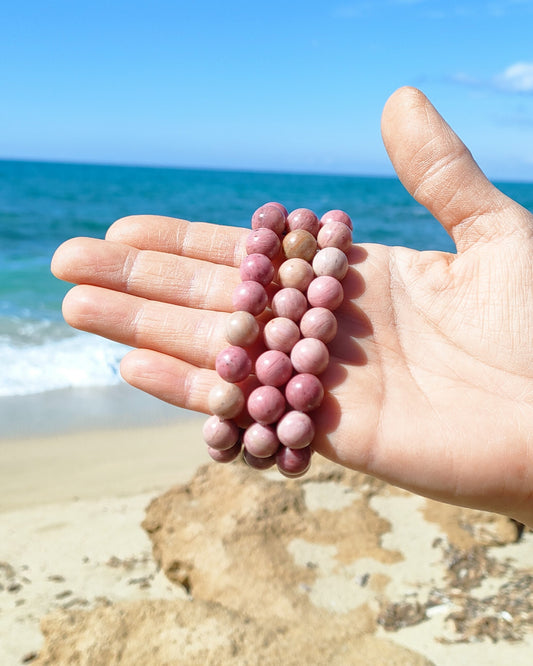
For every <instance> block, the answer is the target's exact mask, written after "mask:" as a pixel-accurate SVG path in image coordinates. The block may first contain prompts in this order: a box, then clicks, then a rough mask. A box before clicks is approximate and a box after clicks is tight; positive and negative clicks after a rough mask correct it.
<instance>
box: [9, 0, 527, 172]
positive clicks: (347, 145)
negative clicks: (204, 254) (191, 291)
mask: <svg viewBox="0 0 533 666" xmlns="http://www.w3.org/2000/svg"><path fill="white" fill-rule="evenodd" d="M532 29H533V0H494V1H493V2H490V1H489V2H481V1H478V0H475V1H472V2H461V1H457V2H456V1H455V0H373V1H372V0H368V1H364V0H363V1H361V2H351V1H350V0H346V1H345V2H343V1H339V2H337V1H336V0H330V1H329V2H327V1H321V2H319V1H314V0H306V1H300V0H298V1H296V2H290V0H285V1H284V2H282V1H279V0H271V1H270V2H268V3H262V2H260V3H255V2H253V0H249V1H248V2H236V1H232V0H227V1H225V2H223V1H220V0H219V1H218V2H215V1H214V0H197V1H196V2H193V1H192V0H191V1H190V2H181V1H180V0H176V1H174V2H172V1H170V0H151V1H146V2H139V1H137V2H136V1H135V0H129V1H127V2H126V1H124V0H115V1H113V0H108V1H107V2H104V1H102V0H92V1H91V2H86V3H79V2H73V1H72V0H68V1H67V0H56V1H47V0H39V1H36V0H29V1H25V0H20V2H17V3H15V2H11V3H8V4H7V8H4V9H3V11H2V22H1V28H0V31H1V39H0V95H1V97H0V99H1V104H0V158H17V159H26V158H28V159H32V158H33V159H47V160H65V161H90V162H102V163H119V164H149V165H172V166H185V167H187V166H191V167H216V168H226V167H227V168H237V169H254V170H275V171H311V172H321V173H355V174H391V173H392V169H391V167H390V165H389V162H388V159H387V156H386V153H385V151H384V149H383V147H382V143H381V136H380V130H379V122H380V114H381V110H382V107H383V104H384V103H385V101H386V99H387V97H388V96H389V95H390V94H391V93H392V92H393V91H394V89H395V88H397V87H399V86H401V85H405V84H408V85H415V86H417V87H419V88H421V89H422V90H423V91H424V92H425V93H426V94H427V95H428V96H429V97H430V99H431V100H432V101H433V103H434V104H435V105H436V106H437V108H438V109H439V110H440V111H441V113H442V114H443V115H444V116H445V118H446V119H447V120H448V121H449V122H450V124H451V125H452V126H453V127H454V129H456V131H457V132H458V133H459V135H460V136H461V137H462V138H463V140H465V142H466V143H467V145H468V146H469V148H470V149H471V150H472V152H473V153H474V156H475V157H476V159H477V160H478V162H479V163H480V165H481V166H482V168H484V170H485V171H486V172H487V173H488V175H489V176H490V177H492V178H496V179H520V180H530V181H533V36H532V35H533V30H532Z"/></svg>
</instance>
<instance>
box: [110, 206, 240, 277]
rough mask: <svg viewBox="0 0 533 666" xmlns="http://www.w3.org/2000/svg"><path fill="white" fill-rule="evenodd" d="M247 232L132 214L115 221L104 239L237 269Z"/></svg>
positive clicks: (219, 226) (228, 227) (200, 223)
mask: <svg viewBox="0 0 533 666" xmlns="http://www.w3.org/2000/svg"><path fill="white" fill-rule="evenodd" d="M246 236H247V231H246V230H245V229H240V228H238V227H230V226H221V225H218V224H208V223H206V222H187V221H186V220H179V219H176V218H173V217H163V216H159V215H132V216H130V217H124V218H122V219H120V220H117V221H116V222H115V223H114V224H113V225H112V226H111V227H110V228H109V230H108V232H107V234H106V240H110V241H116V242H119V243H124V244H126V245H131V246H133V247H136V248H138V249H140V250H156V251H159V252H168V253H170V254H177V255H180V256H183V257H191V258H194V259H202V260H204V261H210V262H213V263H215V264H224V265H226V266H234V267H237V266H239V264H240V263H241V259H242V257H243V256H244V255H245V254H246V253H245V244H246Z"/></svg>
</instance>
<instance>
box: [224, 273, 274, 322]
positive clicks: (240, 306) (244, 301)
mask: <svg viewBox="0 0 533 666" xmlns="http://www.w3.org/2000/svg"><path fill="white" fill-rule="evenodd" d="M232 300H233V307H234V308H235V310H244V311H245V312H250V313H251V314H253V315H254V316H256V317H257V315H260V314H261V312H263V310H264V309H265V308H266V306H267V303H268V295H267V293H266V289H265V288H264V287H263V285H262V284H259V282H254V281H252V280H247V281H246V282H241V283H240V284H239V285H237V286H236V287H235V290H234V291H233V299H232Z"/></svg>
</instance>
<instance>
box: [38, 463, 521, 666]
mask: <svg viewBox="0 0 533 666" xmlns="http://www.w3.org/2000/svg"><path fill="white" fill-rule="evenodd" d="M143 527H144V529H145V530H146V531H147V533H148V534H149V536H150V538H151V540H152V543H153V555H154V557H155V559H156V561H157V563H158V564H159V566H160V567H161V569H162V571H163V572H164V573H165V575H166V576H167V578H168V579H169V580H171V581H172V582H173V583H174V584H175V585H176V586H179V587H180V588H181V589H182V591H183V598H182V599H172V600H169V599H166V600H163V599H161V600H145V601H120V602H115V603H110V602H107V603H106V602H105V601H102V603H99V604H96V605H95V606H94V607H93V608H90V609H88V610H73V609H66V610H60V611H56V612H54V613H51V614H49V615H47V616H46V617H45V618H44V619H43V620H42V622H41V627H42V631H43V634H44V636H45V644H44V646H43V649H42V650H41V651H40V653H39V655H38V656H36V655H30V657H31V659H30V658H29V659H28V661H31V663H32V664H39V665H40V666H44V665H45V664H46V665H52V664H53V665H54V666H58V665H62V664H76V665H79V666H82V665H83V666H85V665H87V666H89V665H90V666H114V665H117V666H118V665H121V666H122V665H124V666H125V665H126V664H127V665H128V666H130V665H131V664H143V665H147V666H150V665H154V666H164V665H167V664H168V665H171V664H172V665H179V664H187V665H196V664H198V665H200V664H202V665H206V664H224V665H225V664H243V665H244V664H246V665H247V664H250V665H252V664H262V665H270V664H272V665H278V664H283V665H291V664H294V665H296V664H298V665H299V664H325V663H328V664H332V665H337V664H338V665H339V666H341V665H342V666H350V665H352V664H353V665H359V664H361V665H362V664H365V665H368V664H371V665H373V664H375V665H380V664H388V665H401V664H406V665H407V664H409V665H418V664H431V663H437V664H438V663H451V662H444V661H440V656H439V655H441V654H447V656H448V658H454V659H455V658H456V657H458V660H459V661H461V659H462V658H466V659H469V660H470V661H471V663H478V662H477V661H476V660H478V659H483V661H481V662H479V663H487V664H489V663H498V662H493V661H491V660H490V659H486V658H485V656H484V655H485V653H484V652H483V650H486V649H487V648H490V646H491V645H493V644H494V642H499V644H500V645H509V646H511V645H513V646H515V645H519V646H520V645H521V644H523V643H521V641H523V640H524V639H525V638H529V637H530V634H528V630H530V627H531V624H532V622H533V606H532V605H531V603H530V602H528V595H529V597H531V594H530V593H531V592H533V569H531V568H527V566H526V564H525V562H527V558H528V557H529V558H530V557H531V554H532V548H531V546H532V545H533V543H532V542H531V540H529V541H527V539H526V540H525V541H524V540H522V541H520V540H519V537H520V534H521V531H520V528H519V526H517V525H516V524H515V523H513V522H512V521H510V520H508V519H506V518H504V517H501V516H494V515H492V514H485V513H482V512H478V511H469V510H466V509H461V508H457V507H449V506H446V505H442V504H439V503H436V502H432V501H429V500H425V499H422V498H419V497H416V496H414V495H411V494H409V493H406V492H404V491H400V490H398V489H395V488H392V487H391V486H389V485H387V484H385V483H383V482H381V481H378V480H375V479H372V478H370V477H368V476H365V475H363V474H359V473H356V472H350V471H347V470H344V469H342V468H340V467H338V466H336V465H332V464H330V463H328V462H326V461H323V460H319V459H318V457H316V459H315V460H314V463H313V467H312V470H311V472H310V473H309V474H308V475H307V476H305V477H303V478H301V479H298V480H290V481H289V480H284V479H282V477H280V476H279V475H278V474H277V472H266V473H262V474H260V473H257V472H255V471H252V470H249V469H248V468H247V467H246V466H245V465H244V464H242V463H233V464H231V465H228V466H218V465H214V464H212V465H207V466H204V467H202V468H200V469H199V471H198V472H197V474H196V475H195V476H194V478H193V479H192V480H191V481H190V482H189V483H187V484H184V485H181V486H177V487H175V488H172V489H171V490H169V491H168V492H166V493H165V494H163V495H162V496H160V497H158V498H157V499H155V500H154V501H153V502H152V503H151V504H150V505H149V507H148V509H147V513H146V518H145V520H144V522H143ZM530 561H531V559H530ZM147 584H149V582H148V583H147ZM465 650H466V652H465ZM480 650H481V651H480ZM527 652H528V653H529V655H530V654H531V653H530V652H529V650H528V651H527ZM492 653H493V654H495V655H496V658H497V659H499V658H500V657H501V652H494V650H493V651H492ZM487 654H488V653H487ZM506 654H511V653H510V652H508V653H506ZM513 654H514V653H513ZM454 655H455V657H454ZM513 660H514V663H515V666H517V665H518V664H519V663H521V662H520V659H519V658H514V657H513ZM499 663H502V662H499ZM523 663H527V662H525V661H524V662H523Z"/></svg>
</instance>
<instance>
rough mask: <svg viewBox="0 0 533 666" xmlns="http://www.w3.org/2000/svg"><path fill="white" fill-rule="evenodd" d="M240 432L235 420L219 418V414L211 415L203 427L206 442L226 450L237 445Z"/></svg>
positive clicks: (213, 446) (212, 446)
mask: <svg viewBox="0 0 533 666" xmlns="http://www.w3.org/2000/svg"><path fill="white" fill-rule="evenodd" d="M239 432H240V431H239V428H238V427H237V425H236V424H235V423H234V422H233V421H230V420H227V419H219V418H218V416H210V417H209V418H208V419H207V421H206V422H205V423H204V425H203V428H202V435H203V437H204V442H205V443H206V444H207V445H208V446H210V447H211V448H212V449H217V450H218V451H226V450H227V449H231V447H232V446H235V444H236V443H237V442H238V441H239Z"/></svg>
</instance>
